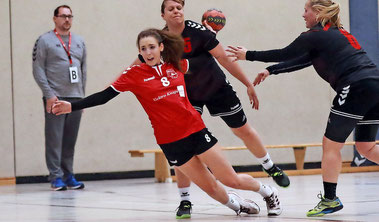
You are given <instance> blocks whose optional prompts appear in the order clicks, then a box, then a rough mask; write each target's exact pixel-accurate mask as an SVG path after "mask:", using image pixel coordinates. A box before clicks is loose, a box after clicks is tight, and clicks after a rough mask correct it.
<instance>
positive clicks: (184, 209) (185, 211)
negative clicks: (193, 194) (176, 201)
mask: <svg viewBox="0 0 379 222" xmlns="http://www.w3.org/2000/svg"><path fill="white" fill-rule="evenodd" d="M191 211H192V204H191V202H190V201H188V200H182V201H181V202H180V205H179V207H178V211H176V219H187V218H191Z"/></svg>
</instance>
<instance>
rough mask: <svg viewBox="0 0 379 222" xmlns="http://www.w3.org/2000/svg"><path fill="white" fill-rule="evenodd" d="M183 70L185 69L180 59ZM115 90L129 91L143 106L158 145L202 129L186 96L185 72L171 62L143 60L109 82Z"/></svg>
mask: <svg viewBox="0 0 379 222" xmlns="http://www.w3.org/2000/svg"><path fill="white" fill-rule="evenodd" d="M182 65H183V67H182V70H183V71H187V70H188V61H187V60H183V62H182ZM111 87H112V88H113V89H114V90H116V91H117V92H125V91H131V92H132V93H133V94H134V95H135V96H136V97H137V99H138V100H139V102H140V103H141V105H142V107H143V108H144V109H145V111H146V113H147V115H148V116H149V119H150V121H151V125H152V127H153V129H154V134H155V137H156V140H157V143H158V144H166V143H171V142H174V141H177V140H180V139H183V138H185V137H187V136H189V135H191V134H192V133H195V132H198V131H200V130H201V129H203V128H205V125H204V123H203V121H202V119H201V117H200V114H199V113H198V112H197V111H196V110H195V109H194V108H193V107H192V105H191V103H190V102H189V100H188V98H187V92H186V87H185V83H184V75H183V73H182V72H180V71H179V70H177V69H175V68H174V67H173V66H172V65H171V64H168V63H163V64H160V65H157V66H153V67H151V66H149V65H146V64H145V63H142V64H141V65H137V66H132V67H130V68H128V69H126V70H125V71H124V72H123V74H122V75H121V76H120V77H119V78H118V79H117V80H116V81H115V82H114V83H113V84H112V85H111Z"/></svg>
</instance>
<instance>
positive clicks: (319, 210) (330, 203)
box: [307, 193, 343, 217]
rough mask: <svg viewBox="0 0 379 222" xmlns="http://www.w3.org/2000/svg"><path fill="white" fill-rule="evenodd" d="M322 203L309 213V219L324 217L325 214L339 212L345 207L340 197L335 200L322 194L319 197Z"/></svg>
mask: <svg viewBox="0 0 379 222" xmlns="http://www.w3.org/2000/svg"><path fill="white" fill-rule="evenodd" d="M317 197H318V198H319V199H321V201H320V202H319V203H318V204H317V205H316V206H315V208H313V209H311V210H309V211H308V212H307V216H308V217H322V216H324V215H325V214H331V213H334V212H336V211H339V210H341V209H342V208H343V205H342V203H341V201H340V199H339V198H338V197H335V198H334V199H333V200H329V199H327V198H324V197H323V196H322V194H321V193H319V194H318V195H317Z"/></svg>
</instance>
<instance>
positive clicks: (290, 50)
mask: <svg viewBox="0 0 379 222" xmlns="http://www.w3.org/2000/svg"><path fill="white" fill-rule="evenodd" d="M310 38H312V36H311V35H310V34H309V35H308V34H306V33H305V34H301V35H300V36H299V37H297V38H296V39H295V40H294V41H293V42H292V43H291V44H289V45H288V46H287V47H285V48H282V49H273V50H267V51H250V50H247V49H246V48H244V47H242V46H238V47H235V46H228V49H227V50H226V51H227V52H229V53H230V54H229V55H228V56H229V57H233V58H234V61H237V60H249V61H260V62H283V61H287V60H292V59H295V58H297V57H300V56H302V55H304V54H307V53H309V52H310V51H311V50H312V49H313V47H314V45H312V44H310V42H311V41H309V39H310Z"/></svg>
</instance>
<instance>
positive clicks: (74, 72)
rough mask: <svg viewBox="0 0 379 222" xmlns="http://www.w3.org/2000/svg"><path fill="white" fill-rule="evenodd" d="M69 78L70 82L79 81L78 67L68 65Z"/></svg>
mask: <svg viewBox="0 0 379 222" xmlns="http://www.w3.org/2000/svg"><path fill="white" fill-rule="evenodd" d="M70 80H71V83H78V82H79V73H78V67H76V66H72V67H70Z"/></svg>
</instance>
